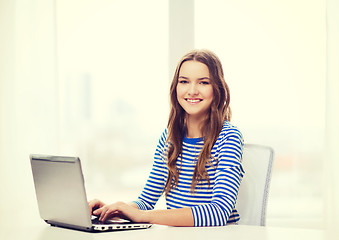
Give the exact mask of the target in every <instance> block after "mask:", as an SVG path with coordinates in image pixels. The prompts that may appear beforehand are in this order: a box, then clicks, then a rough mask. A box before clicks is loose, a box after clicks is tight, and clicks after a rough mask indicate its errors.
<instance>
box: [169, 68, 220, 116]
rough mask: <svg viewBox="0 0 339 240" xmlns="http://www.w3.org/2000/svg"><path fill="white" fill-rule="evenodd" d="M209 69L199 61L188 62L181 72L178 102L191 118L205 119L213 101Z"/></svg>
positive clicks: (177, 89)
mask: <svg viewBox="0 0 339 240" xmlns="http://www.w3.org/2000/svg"><path fill="white" fill-rule="evenodd" d="M211 81H212V80H211V79H210V73H209V70H208V67H207V66H206V65H205V64H203V63H201V62H197V61H186V62H184V63H183V64H182V65H181V68H180V71H179V78H178V85H177V88H176V91H177V100H178V102H179V104H180V105H181V107H182V108H183V109H184V110H185V112H186V113H187V114H188V116H190V117H199V118H203V117H204V116H205V115H206V114H208V112H209V109H210V106H211V104H212V101H213V87H212V85H211Z"/></svg>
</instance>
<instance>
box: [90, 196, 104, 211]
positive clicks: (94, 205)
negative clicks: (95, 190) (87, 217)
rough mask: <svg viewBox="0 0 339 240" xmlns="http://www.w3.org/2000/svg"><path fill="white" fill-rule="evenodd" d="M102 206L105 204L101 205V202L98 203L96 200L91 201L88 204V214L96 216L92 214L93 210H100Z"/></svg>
mask: <svg viewBox="0 0 339 240" xmlns="http://www.w3.org/2000/svg"><path fill="white" fill-rule="evenodd" d="M103 206H105V203H103V202H102V201H100V200H98V199H93V200H91V201H89V202H88V208H89V212H90V213H91V214H94V215H96V214H95V213H94V212H95V210H96V209H98V208H102V207H103Z"/></svg>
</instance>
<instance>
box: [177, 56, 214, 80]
mask: <svg viewBox="0 0 339 240" xmlns="http://www.w3.org/2000/svg"><path fill="white" fill-rule="evenodd" d="M181 75H192V76H195V75H200V76H204V77H209V69H208V67H207V65H206V64H204V63H202V62H199V61H193V60H190V61H185V62H184V63H183V64H182V65H181V68H180V71H179V77H180V76H181Z"/></svg>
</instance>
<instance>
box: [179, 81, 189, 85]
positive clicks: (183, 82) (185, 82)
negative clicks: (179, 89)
mask: <svg viewBox="0 0 339 240" xmlns="http://www.w3.org/2000/svg"><path fill="white" fill-rule="evenodd" d="M179 83H183V84H185V83H188V81H187V80H179Z"/></svg>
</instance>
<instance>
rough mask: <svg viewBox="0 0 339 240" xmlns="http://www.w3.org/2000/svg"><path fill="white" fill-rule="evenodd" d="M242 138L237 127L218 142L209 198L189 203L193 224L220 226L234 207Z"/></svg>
mask: <svg viewBox="0 0 339 240" xmlns="http://www.w3.org/2000/svg"><path fill="white" fill-rule="evenodd" d="M243 144H244V143H243V138H242V135H241V133H240V132H239V131H232V132H231V133H229V134H225V136H224V137H223V139H222V140H221V141H220V142H219V144H218V149H217V153H216V156H217V158H218V167H217V170H216V176H215V184H214V186H213V197H212V201H211V202H210V203H208V204H202V205H197V206H194V207H192V208H191V209H192V213H193V218H194V226H224V225H226V223H227V221H228V220H229V217H230V215H231V213H232V211H233V209H234V207H235V203H236V199H237V195H238V190H239V186H240V182H241V180H242V177H243V175H244V170H243V168H242V165H241V160H242V152H243Z"/></svg>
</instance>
